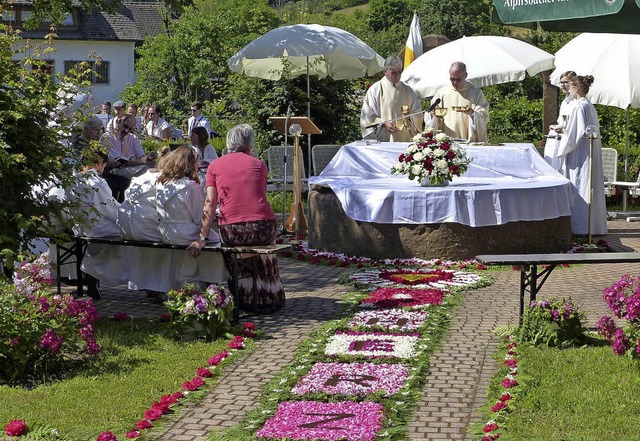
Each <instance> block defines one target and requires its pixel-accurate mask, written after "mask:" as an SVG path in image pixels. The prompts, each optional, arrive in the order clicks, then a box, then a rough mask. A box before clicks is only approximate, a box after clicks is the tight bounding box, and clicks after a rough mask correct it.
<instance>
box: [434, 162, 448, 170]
mask: <svg viewBox="0 0 640 441" xmlns="http://www.w3.org/2000/svg"><path fill="white" fill-rule="evenodd" d="M435 166H436V168H437V169H439V170H442V171H445V170H448V169H449V164H447V161H446V159H438V160H437V161H435Z"/></svg>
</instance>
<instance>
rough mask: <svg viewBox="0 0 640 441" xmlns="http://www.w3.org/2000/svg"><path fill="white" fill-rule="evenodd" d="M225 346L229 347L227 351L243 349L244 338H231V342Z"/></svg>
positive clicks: (237, 336)
mask: <svg viewBox="0 0 640 441" xmlns="http://www.w3.org/2000/svg"><path fill="white" fill-rule="evenodd" d="M227 346H229V349H243V348H244V338H242V337H240V336H239V335H236V336H235V337H233V340H231V341H230V342H229V344H228V345H227Z"/></svg>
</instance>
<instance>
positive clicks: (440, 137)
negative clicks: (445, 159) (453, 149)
mask: <svg viewBox="0 0 640 441" xmlns="http://www.w3.org/2000/svg"><path fill="white" fill-rule="evenodd" d="M448 138H449V137H448V136H447V135H446V134H445V133H438V134H437V135H436V141H438V142H442V141H445V140H447V139H448Z"/></svg>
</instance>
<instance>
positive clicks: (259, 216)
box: [189, 124, 284, 309]
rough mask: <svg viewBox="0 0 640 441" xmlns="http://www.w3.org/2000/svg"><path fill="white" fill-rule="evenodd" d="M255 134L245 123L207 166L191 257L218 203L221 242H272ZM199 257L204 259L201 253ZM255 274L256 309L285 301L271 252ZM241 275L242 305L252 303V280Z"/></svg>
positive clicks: (271, 221)
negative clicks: (254, 153) (200, 210)
mask: <svg viewBox="0 0 640 441" xmlns="http://www.w3.org/2000/svg"><path fill="white" fill-rule="evenodd" d="M253 143H254V133H253V128H252V127H251V126H250V125H248V124H240V125H238V126H235V127H233V128H232V129H231V130H229V132H228V133H227V150H228V152H229V153H228V154H226V155H224V156H222V157H220V158H218V159H216V160H215V161H213V162H212V163H211V164H210V165H209V168H208V169H207V180H206V190H207V197H206V200H205V207H204V211H203V215H202V227H201V228H200V238H199V240H197V241H195V242H193V243H192V244H191V245H189V251H190V252H191V254H192V255H193V256H200V252H201V250H202V248H203V247H204V246H205V244H206V240H205V238H206V237H207V234H209V231H210V229H211V226H212V225H213V221H214V218H215V210H216V206H219V207H220V219H219V220H218V226H219V228H220V236H221V238H222V243H223V244H224V245H227V246H234V245H237V246H239V245H268V244H272V243H274V242H275V235H276V230H277V223H276V217H275V214H274V213H273V210H272V209H271V206H270V205H269V201H268V200H267V166H266V165H265V164H264V162H262V161H261V160H260V159H258V158H255V157H254V156H253V155H252V153H253ZM199 258H202V256H200V257H199ZM257 274H258V280H257V283H258V292H259V293H260V298H259V299H258V305H257V306H258V307H259V308H260V309H269V308H276V307H279V306H281V305H282V304H283V303H284V288H283V286H282V280H281V279H280V272H279V270H278V260H277V257H276V256H275V255H273V256H261V258H260V262H259V267H258V268H257ZM242 277H243V275H242V274H240V275H239V284H240V286H239V287H238V288H239V290H238V291H239V292H238V293H234V294H236V295H237V296H241V298H240V300H241V304H244V305H251V304H252V302H253V293H252V280H251V279H250V278H242Z"/></svg>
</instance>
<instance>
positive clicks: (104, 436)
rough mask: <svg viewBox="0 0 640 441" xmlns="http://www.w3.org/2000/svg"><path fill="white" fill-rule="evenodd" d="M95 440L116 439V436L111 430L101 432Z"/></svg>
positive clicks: (106, 440)
mask: <svg viewBox="0 0 640 441" xmlns="http://www.w3.org/2000/svg"><path fill="white" fill-rule="evenodd" d="M96 441H116V436H115V435H114V434H113V432H102V433H101V434H100V435H98V438H97V440H96Z"/></svg>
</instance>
